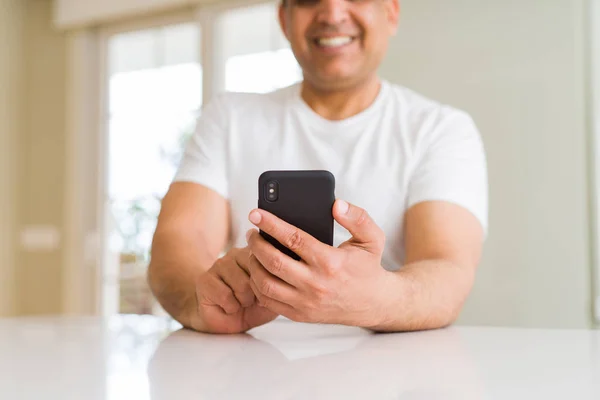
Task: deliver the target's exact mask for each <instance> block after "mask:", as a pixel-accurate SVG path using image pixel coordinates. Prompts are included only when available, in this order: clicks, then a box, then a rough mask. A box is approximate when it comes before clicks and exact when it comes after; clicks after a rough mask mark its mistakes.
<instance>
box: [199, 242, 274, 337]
mask: <svg viewBox="0 0 600 400" xmlns="http://www.w3.org/2000/svg"><path fill="white" fill-rule="evenodd" d="M250 263H258V260H257V259H256V258H255V257H254V256H253V255H252V253H251V252H250V250H249V249H248V248H247V247H245V248H243V249H232V250H230V251H229V253H227V254H226V255H225V256H224V257H222V258H220V259H219V260H217V261H216V262H215V264H214V265H213V266H212V267H211V268H210V269H209V270H208V271H207V272H205V273H203V274H202V275H201V276H200V278H199V279H198V281H197V283H196V298H197V306H198V308H197V313H196V315H194V316H192V318H191V322H192V328H193V329H195V330H198V331H200V332H207V333H241V332H246V331H247V330H250V329H252V328H255V327H257V326H260V325H264V324H266V323H267V322H270V321H272V320H274V319H275V318H276V317H277V314H275V313H273V312H272V311H270V310H268V309H267V308H263V307H261V306H260V305H259V304H258V301H257V299H256V296H255V295H254V292H253V291H252V289H251V287H250V275H249V273H248V271H249V266H250Z"/></svg>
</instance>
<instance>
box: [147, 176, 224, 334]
mask: <svg viewBox="0 0 600 400" xmlns="http://www.w3.org/2000/svg"><path fill="white" fill-rule="evenodd" d="M228 207H229V205H228V202H227V201H226V200H225V199H224V198H223V197H222V196H220V195H219V194H217V193H216V192H214V191H212V190H210V189H207V188H206V187H204V186H201V185H198V184H195V183H183V182H181V183H180V182H176V183H173V184H172V185H171V188H170V190H169V192H168V193H167V195H166V196H165V198H164V199H163V202H162V208H161V212H160V216H159V218H158V225H157V228H156V233H155V235H154V240H153V243H152V258H151V262H150V267H149V269H148V280H149V283H150V287H151V289H152V292H153V293H154V295H155V296H156V298H157V299H158V301H159V302H160V304H161V305H162V306H163V308H164V309H165V311H167V312H168V313H169V314H170V315H171V316H173V318H175V319H176V320H177V321H178V322H179V323H181V324H182V325H183V326H185V327H188V328H191V327H192V326H191V325H192V323H193V319H194V318H196V316H197V307H198V306H197V302H196V287H195V286H196V282H197V280H198V277H199V276H200V275H201V274H202V273H204V272H206V271H207V270H208V269H209V268H210V267H211V266H212V265H213V264H214V262H215V261H216V260H217V258H218V257H219V254H220V252H221V251H223V249H224V248H225V246H226V244H227V240H228V237H229V210H228Z"/></svg>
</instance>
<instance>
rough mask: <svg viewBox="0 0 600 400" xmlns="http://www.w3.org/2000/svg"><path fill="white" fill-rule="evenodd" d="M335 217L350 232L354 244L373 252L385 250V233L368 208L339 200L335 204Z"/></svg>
mask: <svg viewBox="0 0 600 400" xmlns="http://www.w3.org/2000/svg"><path fill="white" fill-rule="evenodd" d="M333 217H334V218H335V220H336V221H337V222H338V223H339V224H340V225H341V226H343V227H344V228H346V229H347V230H348V231H349V232H350V234H351V235H352V242H353V243H354V244H359V245H360V246H361V247H363V248H365V249H366V250H367V251H369V252H373V253H378V252H381V251H383V247H384V245H385V234H384V233H383V231H382V230H381V228H380V227H379V226H378V225H377V224H376V223H375V221H373V219H372V218H371V216H370V215H369V213H368V212H367V211H366V210H364V209H362V208H360V207H357V206H355V205H352V204H349V203H347V202H345V201H344V200H337V201H336V202H335V204H334V205H333Z"/></svg>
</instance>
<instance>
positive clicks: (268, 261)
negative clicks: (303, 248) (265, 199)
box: [247, 230, 311, 288]
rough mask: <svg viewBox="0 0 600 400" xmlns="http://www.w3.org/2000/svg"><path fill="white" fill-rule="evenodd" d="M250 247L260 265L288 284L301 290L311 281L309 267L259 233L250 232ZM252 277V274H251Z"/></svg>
mask: <svg viewBox="0 0 600 400" xmlns="http://www.w3.org/2000/svg"><path fill="white" fill-rule="evenodd" d="M247 237H248V246H249V247H250V249H251V250H252V255H253V256H252V257H250V260H252V259H253V258H254V259H255V260H256V262H257V263H259V265H261V266H262V267H264V269H266V270H267V271H268V272H269V273H270V274H272V275H274V276H276V277H277V278H279V279H281V280H282V281H284V282H286V283H287V284H289V285H291V286H293V287H295V288H300V287H303V286H304V284H305V283H306V282H307V281H308V280H309V279H311V273H310V270H309V268H308V266H307V265H306V264H305V263H303V262H299V261H296V260H294V259H292V258H290V257H288V256H286V255H285V254H283V253H282V252H280V251H279V250H277V249H276V248H275V247H273V246H272V245H271V243H269V242H267V241H266V240H265V239H264V238H263V237H262V236H261V235H260V234H259V233H258V232H257V231H255V230H251V231H249V232H248V235H247ZM250 275H251V276H252V274H250Z"/></svg>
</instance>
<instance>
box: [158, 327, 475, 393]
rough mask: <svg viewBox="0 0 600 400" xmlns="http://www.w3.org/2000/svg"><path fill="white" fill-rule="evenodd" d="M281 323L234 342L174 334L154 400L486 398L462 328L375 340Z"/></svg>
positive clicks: (163, 348)
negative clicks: (209, 399) (196, 399)
mask: <svg viewBox="0 0 600 400" xmlns="http://www.w3.org/2000/svg"><path fill="white" fill-rule="evenodd" d="M274 324H276V325H277V326H278V329H273V328H274V327H273V326H271V327H270V328H271V329H266V328H265V329H260V328H259V329H257V330H255V331H252V332H251V333H250V334H246V335H234V336H212V335H204V334H197V333H192V332H190V331H185V330H181V331H177V332H174V333H173V334H171V335H170V336H169V337H167V338H166V339H165V340H164V341H163V342H162V343H161V344H160V345H159V346H158V348H157V351H156V353H155V354H154V356H153V357H152V359H151V361H150V363H149V369H148V373H149V382H150V393H151V398H152V399H153V400H166V399H174V398H249V399H254V398H256V399H287V398H292V399H296V398H297V399H308V398H310V399H333V398H344V399H368V398H377V399H388V398H389V399H392V398H393V399H398V398H401V399H427V400H432V399H433V400H435V399H463V400H464V399H482V398H484V392H483V389H482V384H481V380H480V378H479V377H478V376H477V373H476V368H475V367H474V363H473V359H472V358H471V357H470V355H469V353H468V351H467V350H466V347H465V346H464V343H463V340H462V338H461V335H460V334H459V332H458V331H456V330H454V329H447V330H441V331H434V332H421V333H408V334H383V335H375V334H369V333H367V332H366V331H363V330H359V329H355V328H346V327H336V328H333V329H334V330H333V331H332V327H327V328H322V327H318V326H311V327H308V326H306V325H299V324H292V323H285V322H279V321H278V322H275V323H274ZM336 329H337V331H336ZM319 330H320V331H321V335H319Z"/></svg>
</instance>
